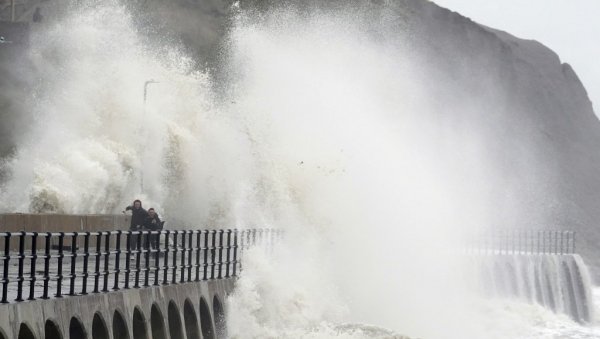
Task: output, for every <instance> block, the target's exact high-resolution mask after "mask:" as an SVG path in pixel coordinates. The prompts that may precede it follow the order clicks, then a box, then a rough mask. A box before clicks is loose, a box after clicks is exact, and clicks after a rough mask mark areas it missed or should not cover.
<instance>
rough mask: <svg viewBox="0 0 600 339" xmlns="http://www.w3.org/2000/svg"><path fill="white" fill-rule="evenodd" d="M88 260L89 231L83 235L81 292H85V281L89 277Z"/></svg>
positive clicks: (83, 293) (84, 293)
mask: <svg viewBox="0 0 600 339" xmlns="http://www.w3.org/2000/svg"><path fill="white" fill-rule="evenodd" d="M89 260H90V232H85V233H84V235H83V283H82V285H81V294H82V295H86V294H87V281H88V277H89V272H88V265H89Z"/></svg>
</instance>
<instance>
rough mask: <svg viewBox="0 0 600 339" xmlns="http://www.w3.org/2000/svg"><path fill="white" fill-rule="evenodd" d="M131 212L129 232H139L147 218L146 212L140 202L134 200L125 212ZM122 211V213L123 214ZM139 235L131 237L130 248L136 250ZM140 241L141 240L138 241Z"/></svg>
mask: <svg viewBox="0 0 600 339" xmlns="http://www.w3.org/2000/svg"><path fill="white" fill-rule="evenodd" d="M129 210H131V225H130V226H129V230H130V231H141V230H142V227H143V226H144V221H145V220H146V217H147V216H148V212H146V210H145V209H144V208H143V207H142V201H141V200H139V199H136V200H134V201H133V205H131V206H127V207H126V208H125V211H129ZM125 211H123V213H125ZM138 236H139V235H132V236H131V248H136V244H137V243H138ZM140 240H141V239H140Z"/></svg>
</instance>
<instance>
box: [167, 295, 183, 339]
mask: <svg viewBox="0 0 600 339" xmlns="http://www.w3.org/2000/svg"><path fill="white" fill-rule="evenodd" d="M167 312H168V318H169V334H170V335H171V338H183V326H182V324H181V316H180V315H179V308H178V307H177V305H176V304H175V302H174V301H173V300H171V301H169V309H168V311H167Z"/></svg>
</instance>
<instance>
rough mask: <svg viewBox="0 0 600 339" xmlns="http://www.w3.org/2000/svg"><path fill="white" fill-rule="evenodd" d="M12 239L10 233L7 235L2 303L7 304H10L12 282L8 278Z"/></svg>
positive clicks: (5, 239) (5, 240)
mask: <svg viewBox="0 0 600 339" xmlns="http://www.w3.org/2000/svg"><path fill="white" fill-rule="evenodd" d="M10 237H11V234H10V233H6V236H5V238H4V258H3V260H4V266H3V269H4V272H3V273H2V303H3V304H6V303H8V283H9V282H10V279H9V277H8V273H9V270H8V268H9V267H10V266H9V264H10Z"/></svg>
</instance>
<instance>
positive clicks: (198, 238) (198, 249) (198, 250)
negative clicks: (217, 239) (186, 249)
mask: <svg viewBox="0 0 600 339" xmlns="http://www.w3.org/2000/svg"><path fill="white" fill-rule="evenodd" d="M201 238H202V231H197V233H196V281H200V253H201V251H202V242H201V240H202V239H201Z"/></svg>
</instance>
